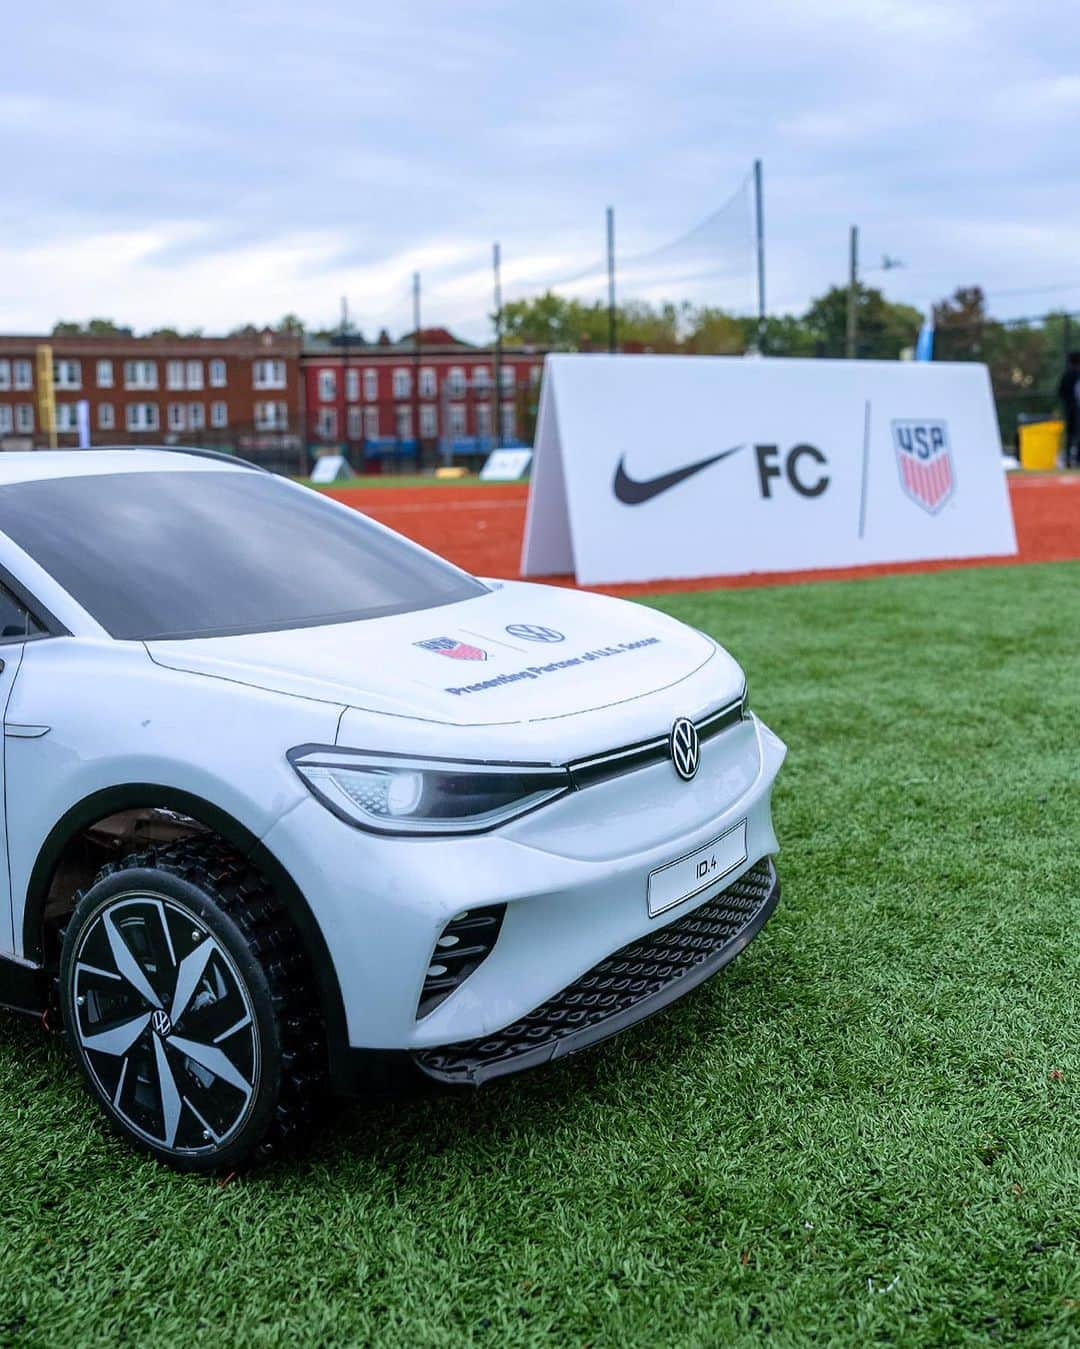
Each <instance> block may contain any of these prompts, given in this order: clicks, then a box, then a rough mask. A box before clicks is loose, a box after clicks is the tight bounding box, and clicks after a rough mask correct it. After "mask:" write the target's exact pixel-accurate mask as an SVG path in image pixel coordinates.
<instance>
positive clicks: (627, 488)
mask: <svg viewBox="0 0 1080 1349" xmlns="http://www.w3.org/2000/svg"><path fill="white" fill-rule="evenodd" d="M744 449H746V446H745V445H734V446H732V448H731V449H730V450H721V451H720V453H719V454H711V455H709V457H708V459H699V460H698V461H697V463H696V464H686V465H685V466H684V467H683V468H674V469H672V470H671V472H670V473H661V474H660V476H659V477H657V478H640V479H639V478H631V476H630V475H629V473H627V471H626V455H625V454H624V455H623V456H622V458H621V459H620V460H619V466H618V468H617V469H616V470H615V481H614V483H613V484H612V489H613V491H614V492H615V495H616V497H617V498H618V499H619V501H621V502H622V503H623V505H624V506H640V505H641V504H642V502H644V501H651V500H652V499H653V497H658V496H659V495H660V493H661V492H666V491H668V489H669V488H672V487H677V486H678V484H679V483H681V482H685V481H686V479H687V478H692V477H693V476H694V474H695V473H700V472H701V470H702V469H703V468H708V467H709V466H710V465H711V464H718V463H719V462H720V460H721V459H726V458H727V457H728V456H729V455H732V454H738V452H739V451H740V450H744Z"/></svg>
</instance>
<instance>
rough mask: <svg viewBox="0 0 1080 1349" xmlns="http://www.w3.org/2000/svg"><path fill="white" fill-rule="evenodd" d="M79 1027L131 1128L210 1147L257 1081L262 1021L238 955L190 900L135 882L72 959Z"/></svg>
mask: <svg viewBox="0 0 1080 1349" xmlns="http://www.w3.org/2000/svg"><path fill="white" fill-rule="evenodd" d="M70 979H71V1001H72V1009H73V1014H74V1015H73V1020H74V1023H75V1024H74V1026H73V1028H72V1029H73V1032H74V1035H75V1038H76V1041H77V1043H78V1045H79V1048H80V1049H81V1051H82V1054H83V1056H84V1058H85V1061H86V1064H87V1067H88V1070H89V1072H90V1075H91V1077H92V1079H93V1081H94V1083H95V1085H96V1086H97V1088H98V1090H99V1092H100V1093H101V1095H102V1097H103V1098H104V1099H105V1100H106V1101H108V1102H109V1103H111V1108H112V1110H113V1112H114V1113H115V1114H116V1115H117V1116H118V1117H119V1119H120V1120H121V1122H122V1123H123V1124H124V1125H125V1126H126V1127H127V1128H128V1129H130V1130H131V1131H132V1132H133V1133H135V1134H136V1135H138V1136H139V1137H140V1138H142V1139H144V1140H145V1141H146V1142H148V1143H150V1144H152V1145H153V1146H154V1147H155V1148H158V1149H161V1148H164V1149H166V1150H168V1151H170V1152H174V1153H177V1154H189V1155H190V1154H198V1153H206V1152H212V1151H216V1150H218V1149H220V1148H221V1147H223V1146H224V1145H225V1144H226V1143H227V1142H228V1141H229V1140H230V1139H231V1138H233V1137H234V1136H235V1135H236V1134H237V1133H238V1131H239V1130H240V1129H241V1128H242V1127H243V1125H244V1123H245V1121H246V1120H247V1118H248V1115H249V1113H250V1111H251V1107H252V1103H253V1101H254V1098H255V1096H256V1093H257V1091H258V1085H259V1069H260V1057H261V1056H260V1043H259V1030H258V1026H257V1023H256V1019H255V1015H254V1009H253V1005H252V1000H251V995H250V993H249V991H248V989H247V988H246V986H245V983H244V980H243V979H242V978H241V976H240V973H239V971H238V969H237V967H236V964H235V963H234V961H233V959H232V957H231V955H230V954H229V952H228V951H227V950H226V949H225V947H224V945H223V944H222V942H221V941H220V940H219V939H218V937H217V936H216V935H215V934H214V933H213V932H212V931H211V929H210V928H209V927H208V926H207V925H206V924H205V923H204V922H203V921H202V920H201V919H200V918H198V917H197V916H196V915H195V914H194V913H192V912H191V910H190V909H188V908H187V907H185V906H184V905H181V904H179V903H177V902H176V901H175V900H173V899H169V898H167V897H166V896H164V895H155V894H149V893H129V894H123V895H118V896H115V897H114V898H112V899H110V900H109V901H107V902H106V903H105V904H103V905H102V906H101V907H100V908H99V909H97V910H96V911H95V912H94V913H93V914H92V916H91V917H90V919H89V921H88V922H87V924H86V927H85V929H84V930H83V931H82V933H80V934H79V940H78V945H77V948H76V950H75V955H74V961H73V963H72V967H71V975H70Z"/></svg>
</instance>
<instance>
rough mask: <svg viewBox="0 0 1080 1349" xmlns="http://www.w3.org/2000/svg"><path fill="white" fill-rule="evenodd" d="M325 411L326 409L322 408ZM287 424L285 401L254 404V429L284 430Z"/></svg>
mask: <svg viewBox="0 0 1080 1349" xmlns="http://www.w3.org/2000/svg"><path fill="white" fill-rule="evenodd" d="M322 410H323V411H327V410H328V409H325V408H324V409H322ZM288 426H289V409H288V405H287V404H285V403H277V402H275V403H256V404H255V429H256V431H285V430H287V429H288ZM334 427H335V430H334V432H333V434H335V435H336V434H337V430H336V428H337V414H336V413H335V414H334Z"/></svg>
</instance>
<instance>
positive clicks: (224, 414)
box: [210, 361, 229, 429]
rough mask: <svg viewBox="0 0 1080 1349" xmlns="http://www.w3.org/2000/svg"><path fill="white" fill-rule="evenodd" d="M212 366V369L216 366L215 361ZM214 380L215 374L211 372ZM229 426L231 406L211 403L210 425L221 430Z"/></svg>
mask: <svg viewBox="0 0 1080 1349" xmlns="http://www.w3.org/2000/svg"><path fill="white" fill-rule="evenodd" d="M210 364H211V367H212V366H213V364H214V363H213V361H211V362H210ZM212 379H213V373H212V372H211V380H212ZM228 424H229V405H228V403H211V404H210V425H211V426H216V427H218V428H219V429H220V428H221V427H223V426H228Z"/></svg>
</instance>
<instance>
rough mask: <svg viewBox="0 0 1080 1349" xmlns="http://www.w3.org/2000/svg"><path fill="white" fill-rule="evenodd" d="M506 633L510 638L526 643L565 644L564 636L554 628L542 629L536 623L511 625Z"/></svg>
mask: <svg viewBox="0 0 1080 1349" xmlns="http://www.w3.org/2000/svg"><path fill="white" fill-rule="evenodd" d="M506 631H507V632H508V633H509V634H510V636H511V637H522V638H524V640H525V641H526V642H565V641H566V634H565V633H562V632H557V631H556V630H555V629H554V628H542V627H541V626H540V625H539V624H538V623H511V624H509V626H508V627H507V629H506Z"/></svg>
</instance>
